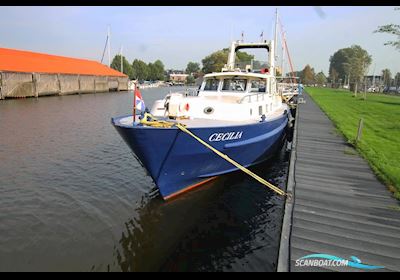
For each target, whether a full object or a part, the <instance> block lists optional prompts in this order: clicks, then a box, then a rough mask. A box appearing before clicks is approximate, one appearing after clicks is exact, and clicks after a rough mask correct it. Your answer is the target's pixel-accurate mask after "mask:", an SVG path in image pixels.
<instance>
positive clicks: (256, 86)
mask: <svg viewBox="0 0 400 280" xmlns="http://www.w3.org/2000/svg"><path fill="white" fill-rule="evenodd" d="M250 86H251V88H250V92H263V93H265V92H266V90H267V86H266V82H265V80H253V81H251V82H250Z"/></svg>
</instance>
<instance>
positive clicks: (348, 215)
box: [277, 94, 400, 272]
mask: <svg viewBox="0 0 400 280" xmlns="http://www.w3.org/2000/svg"><path fill="white" fill-rule="evenodd" d="M303 98H304V99H305V101H306V103H305V104H299V106H298V111H297V118H296V124H295V135H294V142H293V150H292V155H291V163H290V168H289V169H290V170H289V179H288V192H290V193H291V194H292V199H288V200H287V201H286V205H285V214H284V219H283V227H282V236H281V245H280V252H279V258H278V269H277V270H278V271H294V272H296V271H304V272H306V271H349V272H350V271H368V270H363V269H359V268H352V267H349V266H346V267H339V266H336V267H335V266H329V267H325V266H324V267H315V266H314V267H311V266H308V267H306V266H296V260H298V259H299V258H301V257H303V256H306V255H309V254H329V255H334V256H337V257H341V258H343V259H346V260H351V259H350V258H351V256H355V257H357V258H359V259H360V260H361V262H362V263H363V264H368V265H374V266H383V267H384V268H382V269H377V270H373V271H400V206H399V205H400V204H399V201H397V200H396V199H394V198H393V197H392V195H391V193H390V192H389V191H388V189H387V187H386V186H384V185H383V184H382V183H380V182H379V181H378V180H377V179H376V177H375V176H374V174H373V172H372V170H371V168H370V167H369V165H368V163H367V162H366V161H365V160H364V159H363V158H362V157H361V156H360V155H359V154H358V153H357V151H356V150H355V149H353V148H352V147H351V146H350V145H348V144H347V141H346V140H345V139H344V138H343V136H341V135H340V134H339V133H338V132H337V131H336V129H335V127H334V125H333V124H332V122H331V121H330V120H329V119H328V117H327V116H326V115H325V114H324V113H323V112H322V111H321V109H320V108H319V107H318V106H317V105H316V104H315V103H314V101H313V100H312V99H311V98H310V97H309V96H308V95H307V94H304V95H303Z"/></svg>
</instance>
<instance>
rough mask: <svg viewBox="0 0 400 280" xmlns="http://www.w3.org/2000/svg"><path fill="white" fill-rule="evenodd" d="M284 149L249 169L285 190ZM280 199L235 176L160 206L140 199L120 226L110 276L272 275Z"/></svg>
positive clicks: (152, 200)
mask: <svg viewBox="0 0 400 280" xmlns="http://www.w3.org/2000/svg"><path fill="white" fill-rule="evenodd" d="M285 148H286V144H284V145H282V148H281V149H280V150H279V151H278V152H277V154H276V155H275V156H274V157H273V158H272V159H271V160H269V161H268V162H266V163H263V164H260V165H258V166H255V167H253V168H252V171H254V172H256V173H257V174H264V175H265V176H264V178H265V179H267V180H269V181H270V182H271V183H273V184H276V185H278V186H280V187H281V188H284V187H285V184H286V174H287V167H288V153H287V152H286V150H285ZM282 206H283V199H282V198H281V197H279V196H277V195H276V194H274V193H272V192H271V191H269V190H268V189H266V188H265V187H264V186H262V185H261V184H259V183H258V182H256V181H254V180H253V179H252V178H250V177H248V176H247V175H244V174H243V173H241V172H235V173H232V174H228V175H224V176H220V177H218V178H217V179H216V180H214V181H211V182H209V183H207V184H205V185H204V186H203V187H201V188H199V189H196V190H194V191H192V192H189V193H186V194H184V195H182V196H178V197H177V198H176V199H174V200H172V201H169V202H164V201H163V200H162V199H161V198H160V196H158V195H157V193H156V191H154V192H153V193H152V194H150V195H147V196H145V197H144V198H143V200H142V203H141V205H140V207H138V209H137V210H136V211H135V212H136V213H137V214H138V216H135V217H134V218H132V219H130V220H129V221H127V222H126V223H125V230H124V231H123V233H122V236H121V239H120V240H119V244H118V245H117V246H116V249H115V253H114V255H115V256H114V257H115V261H114V263H113V265H110V266H109V269H110V270H112V271H115V270H122V271H246V270H249V271H274V270H275V269H276V258H277V251H278V241H279V234H280V227H281V218H282V217H281V215H282Z"/></svg>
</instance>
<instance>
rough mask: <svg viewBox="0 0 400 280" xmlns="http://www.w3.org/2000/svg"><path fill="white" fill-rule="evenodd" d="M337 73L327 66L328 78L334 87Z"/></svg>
mask: <svg viewBox="0 0 400 280" xmlns="http://www.w3.org/2000/svg"><path fill="white" fill-rule="evenodd" d="M338 77H339V74H338V72H337V71H336V69H335V68H329V78H330V79H331V82H332V87H336V81H337V80H338Z"/></svg>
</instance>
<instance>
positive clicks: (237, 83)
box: [222, 78, 247, 92]
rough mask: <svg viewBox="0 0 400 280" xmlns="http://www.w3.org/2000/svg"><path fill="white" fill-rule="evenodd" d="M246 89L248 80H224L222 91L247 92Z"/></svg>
mask: <svg viewBox="0 0 400 280" xmlns="http://www.w3.org/2000/svg"><path fill="white" fill-rule="evenodd" d="M246 87H247V80H246V79H236V78H230V79H224V82H223V85H222V91H240V92H244V91H246Z"/></svg>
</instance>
